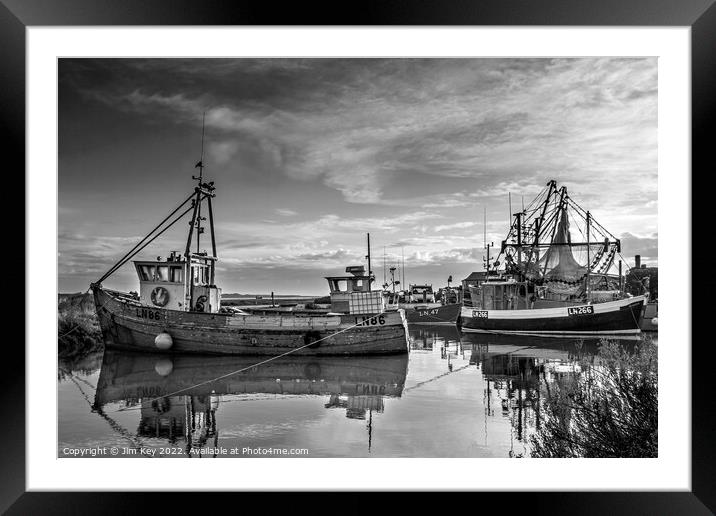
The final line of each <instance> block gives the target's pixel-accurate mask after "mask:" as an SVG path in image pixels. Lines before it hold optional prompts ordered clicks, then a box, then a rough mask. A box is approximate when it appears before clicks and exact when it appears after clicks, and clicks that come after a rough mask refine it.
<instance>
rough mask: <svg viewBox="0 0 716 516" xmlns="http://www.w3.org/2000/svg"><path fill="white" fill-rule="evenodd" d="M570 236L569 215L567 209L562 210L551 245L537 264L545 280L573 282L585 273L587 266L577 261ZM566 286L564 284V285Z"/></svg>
mask: <svg viewBox="0 0 716 516" xmlns="http://www.w3.org/2000/svg"><path fill="white" fill-rule="evenodd" d="M571 243H572V237H571V235H570V234H569V217H568V216H567V211H566V210H564V211H562V214H561V218H560V221H559V224H558V225H557V228H556V231H555V235H554V238H553V239H552V245H551V246H549V248H547V251H546V252H545V254H544V255H543V256H542V257H541V258H540V260H539V266H540V268H541V269H542V270H544V271H546V273H545V275H544V279H545V280H546V281H556V282H562V283H574V282H578V281H580V280H581V279H582V278H583V277H584V276H585V275H586V274H587V267H584V266H582V265H580V264H579V263H577V261H576V260H575V259H574V255H573V254H572V248H571V247H570V246H569V245H565V244H571ZM565 288H566V286H565Z"/></svg>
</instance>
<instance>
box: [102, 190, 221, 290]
mask: <svg viewBox="0 0 716 516" xmlns="http://www.w3.org/2000/svg"><path fill="white" fill-rule="evenodd" d="M206 197H207V195H206V194H205V195H204V197H202V198H201V199H199V202H201V201H203V200H204V199H205V198H206ZM183 204H186V201H185V202H184V203H182V205H183ZM180 207H181V206H180ZM193 209H194V207H193V206H189V207H188V208H187V209H186V210H184V211H183V212H182V213H180V214H179V215H178V216H177V217H176V218H175V219H174V220H173V221H171V222H170V223H169V225H168V226H167V227H165V228H164V229H162V230H161V231H160V232H159V233H157V234H156V235H154V236H153V237H152V238H151V240H149V241H147V242H146V243H144V245H142V247H140V248H139V249H137V250H136V251H134V253H132V254H131V256H128V257H125V259H123V262H122V263H121V264H120V265H119V267H121V266H122V265H124V264H125V263H127V262H128V261H129V260H131V259H132V258H134V257H135V256H136V255H137V254H138V253H139V252H141V251H142V250H143V249H144V248H145V247H147V246H148V245H149V244H151V243H152V242H154V241H155V240H156V239H157V238H159V237H160V236H162V235H163V234H164V233H165V232H166V231H167V230H168V229H169V228H171V227H172V226H173V225H174V224H176V223H177V222H178V221H179V220H180V219H181V218H182V217H183V216H184V215H186V214H187V213H189V212H190V211H191V210H193ZM173 213H176V210H175V211H174V212H173ZM150 234H151V233H150ZM145 238H146V237H145ZM119 267H115V268H114V270H112V271H111V272H110V273H108V274H105V275H104V276H103V277H102V280H104V279H106V278H107V277H108V276H109V275H110V274H114V273H115V272H116V271H117V270H118V269H119ZM102 280H100V281H98V282H97V283H101V282H102Z"/></svg>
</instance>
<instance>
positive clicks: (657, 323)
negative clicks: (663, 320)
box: [651, 317, 659, 326]
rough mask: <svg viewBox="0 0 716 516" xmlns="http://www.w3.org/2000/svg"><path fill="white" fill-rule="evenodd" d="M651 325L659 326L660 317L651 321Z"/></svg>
mask: <svg viewBox="0 0 716 516" xmlns="http://www.w3.org/2000/svg"><path fill="white" fill-rule="evenodd" d="M651 324H653V325H654V326H659V318H658V317H654V318H653V319H652V320H651Z"/></svg>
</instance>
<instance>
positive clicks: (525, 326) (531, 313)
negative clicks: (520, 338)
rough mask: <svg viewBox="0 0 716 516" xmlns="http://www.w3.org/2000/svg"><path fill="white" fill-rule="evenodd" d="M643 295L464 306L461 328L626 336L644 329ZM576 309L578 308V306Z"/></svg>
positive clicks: (536, 333) (556, 334)
mask: <svg viewBox="0 0 716 516" xmlns="http://www.w3.org/2000/svg"><path fill="white" fill-rule="evenodd" d="M644 303H646V298H645V297H644V296H638V297H633V298H628V299H621V300H618V301H609V302H605V303H595V304H593V305H583V307H588V306H589V307H592V308H590V309H588V310H585V312H588V313H574V312H578V311H579V310H578V309H579V308H580V306H574V305H571V306H564V307H556V308H541V309H534V310H479V309H475V308H470V307H464V306H463V307H462V309H461V312H460V319H461V323H462V331H464V332H484V333H505V334H524V335H543V336H552V337H575V336H577V337H579V336H599V337H610V336H611V337H623V336H627V337H628V336H635V335H638V334H639V333H641V328H640V320H641V316H642V309H643V306H644ZM575 309H577V310H575Z"/></svg>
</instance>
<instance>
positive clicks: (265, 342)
mask: <svg viewBox="0 0 716 516" xmlns="http://www.w3.org/2000/svg"><path fill="white" fill-rule="evenodd" d="M125 296H126V295H123V294H121V293H118V292H114V291H108V290H105V289H102V288H95V290H94V299H95V307H96V310H97V317H98V319H99V324H100V327H101V329H102V334H103V337H104V340H105V344H106V346H107V347H109V348H120V349H131V350H139V351H152V352H158V351H163V352H167V353H200V354H227V355H277V354H281V353H285V352H287V351H292V353H291V354H292V355H375V354H390V353H406V352H407V351H408V348H409V340H408V329H407V322H406V320H405V315H404V312H403V311H402V310H399V311H397V312H388V313H383V314H380V315H372V316H371V315H322V316H314V317H300V316H294V315H283V314H277V315H231V314H223V313H196V312H182V311H176V310H163V309H161V308H155V307H148V306H143V305H141V304H139V303H137V302H133V301H131V300H130V299H128V298H127V297H125ZM160 333H168V334H169V335H170V336H171V347H170V348H169V349H167V350H160V349H158V347H157V344H156V340H155V339H156V338H157V336H158V335H159V334H160ZM307 344H308V345H309V346H307V347H304V346H306V345H307ZM297 348H301V349H297ZM294 350H295V351H294Z"/></svg>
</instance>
